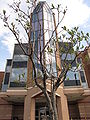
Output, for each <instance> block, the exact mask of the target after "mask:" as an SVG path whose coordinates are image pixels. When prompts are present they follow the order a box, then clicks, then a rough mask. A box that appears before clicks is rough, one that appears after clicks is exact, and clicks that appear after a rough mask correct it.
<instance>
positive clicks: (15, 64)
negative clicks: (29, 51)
mask: <svg viewBox="0 0 90 120" xmlns="http://www.w3.org/2000/svg"><path fill="white" fill-rule="evenodd" d="M12 67H13V68H25V67H27V61H14V62H13V66H12Z"/></svg>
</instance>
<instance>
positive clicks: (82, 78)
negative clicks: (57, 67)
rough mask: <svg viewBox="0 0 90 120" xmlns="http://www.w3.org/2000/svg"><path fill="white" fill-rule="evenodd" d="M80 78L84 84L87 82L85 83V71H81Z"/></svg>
mask: <svg viewBox="0 0 90 120" xmlns="http://www.w3.org/2000/svg"><path fill="white" fill-rule="evenodd" d="M80 77H81V81H82V82H86V81H85V76H84V72H83V71H80Z"/></svg>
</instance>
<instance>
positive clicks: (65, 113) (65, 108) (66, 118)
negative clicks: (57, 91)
mask: <svg viewBox="0 0 90 120" xmlns="http://www.w3.org/2000/svg"><path fill="white" fill-rule="evenodd" d="M61 111H62V120H69V111H68V103H67V97H66V96H65V95H64V94H63V96H61Z"/></svg>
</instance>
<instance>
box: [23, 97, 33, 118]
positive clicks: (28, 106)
mask: <svg viewBox="0 0 90 120" xmlns="http://www.w3.org/2000/svg"><path fill="white" fill-rule="evenodd" d="M24 120H35V99H34V98H31V97H30V96H26V97H25V101H24Z"/></svg>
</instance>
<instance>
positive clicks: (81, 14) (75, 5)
mask: <svg viewBox="0 0 90 120" xmlns="http://www.w3.org/2000/svg"><path fill="white" fill-rule="evenodd" d="M12 1H13V0H0V13H1V12H2V10H3V9H6V10H7V12H8V14H10V13H12V12H11V11H10V10H9V7H8V5H7V3H9V4H11V3H12ZM21 1H24V0H21ZM46 2H47V3H49V5H50V4H51V3H53V4H54V5H57V4H62V6H63V7H65V6H67V8H68V11H67V13H66V16H65V19H64V21H63V23H62V25H66V26H67V27H74V26H80V27H81V28H83V29H85V31H88V30H89V31H88V32H90V0H46ZM24 7H25V6H24ZM14 43H15V40H14V37H13V36H12V34H11V33H10V32H9V31H8V30H7V29H6V28H4V27H3V22H2V21H1V20H0V70H4V68H5V62H6V59H7V58H10V57H11V58H12V53H13V48H14ZM2 49H3V50H4V51H6V52H4V54H3V52H2ZM6 49H7V50H6ZM6 54H7V55H6Z"/></svg>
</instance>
